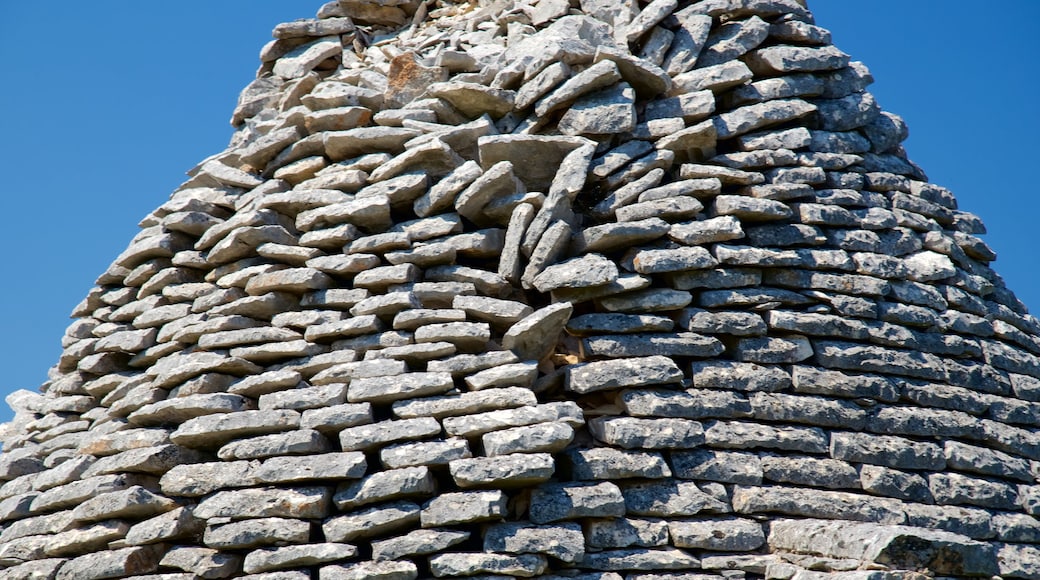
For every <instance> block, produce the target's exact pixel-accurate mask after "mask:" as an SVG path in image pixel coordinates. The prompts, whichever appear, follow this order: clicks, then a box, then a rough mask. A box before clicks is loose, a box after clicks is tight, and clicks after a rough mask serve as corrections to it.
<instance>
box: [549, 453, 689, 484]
mask: <svg viewBox="0 0 1040 580" xmlns="http://www.w3.org/2000/svg"><path fill="white" fill-rule="evenodd" d="M567 459H568V460H569V462H570V464H571V469H572V474H573V477H574V478H575V479H578V480H589V479H610V480H613V479H624V478H630V477H641V478H662V477H670V476H671V474H672V471H671V469H669V467H668V464H667V463H665V461H664V459H663V458H662V457H661V455H660V454H657V453H651V452H643V451H621V450H618V449H611V448H609V447H593V448H591V449H575V450H572V451H570V452H568V453H567Z"/></svg>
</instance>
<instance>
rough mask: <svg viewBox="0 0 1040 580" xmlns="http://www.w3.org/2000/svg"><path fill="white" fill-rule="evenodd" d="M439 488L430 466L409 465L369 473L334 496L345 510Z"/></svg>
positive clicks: (338, 504) (425, 494)
mask: <svg viewBox="0 0 1040 580" xmlns="http://www.w3.org/2000/svg"><path fill="white" fill-rule="evenodd" d="M435 490H436V483H435V482H434V480H433V476H432V475H431V474H430V470H429V468H427V467H424V466H423V467H405V468H402V469H391V470H388V471H381V472H378V473H374V474H372V475H369V476H368V477H366V478H364V479H362V480H361V481H359V482H356V483H351V484H349V485H347V486H346V487H344V488H343V489H342V490H341V491H338V492H337V493H336V495H335V496H334V497H333V500H334V501H335V502H336V507H338V508H339V509H341V510H347V509H353V508H356V507H358V506H362V505H366V504H370V503H376V502H380V501H388V500H394V499H403V498H409V497H425V496H429V495H432V494H433V493H434V491H435Z"/></svg>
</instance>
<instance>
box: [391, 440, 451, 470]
mask: <svg viewBox="0 0 1040 580" xmlns="http://www.w3.org/2000/svg"><path fill="white" fill-rule="evenodd" d="M470 456H471V454H470V451H469V444H468V443H467V442H466V440H465V439H448V440H445V441H423V442H418V443H400V444H397V445H391V446H389V447H384V448H383V449H382V450H380V452H379V460H380V461H381V462H382V464H383V467H385V468H387V469H398V468H401V467H413V466H417V465H447V464H449V463H450V462H453V461H455V460H457V459H461V458H465V457H470Z"/></svg>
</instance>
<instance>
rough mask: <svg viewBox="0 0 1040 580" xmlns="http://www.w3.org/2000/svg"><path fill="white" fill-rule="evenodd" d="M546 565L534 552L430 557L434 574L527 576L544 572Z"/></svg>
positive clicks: (457, 554) (451, 554) (450, 554)
mask: <svg viewBox="0 0 1040 580" xmlns="http://www.w3.org/2000/svg"><path fill="white" fill-rule="evenodd" d="M547 565H548V562H547V561H546V559H545V556H539V555H535V554H522V555H519V556H505V555H502V554H489V553H482V552H477V553H449V554H440V555H437V556H433V557H432V558H430V571H431V572H432V573H433V574H434V576H472V575H475V574H480V573H486V574H503V575H511V576H520V577H529V576H536V575H538V574H540V573H542V572H544V571H545V569H546V567H547Z"/></svg>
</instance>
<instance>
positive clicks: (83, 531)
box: [0, 0, 1040, 580]
mask: <svg viewBox="0 0 1040 580" xmlns="http://www.w3.org/2000/svg"><path fill="white" fill-rule="evenodd" d="M802 4H803V3H801V2H798V1H796V0H699V1H693V0H679V1H677V0H653V1H652V2H647V3H639V2H635V1H633V0H580V1H578V2H570V3H568V2H566V1H563V0H540V1H537V2H535V1H534V0H531V1H528V0H518V1H517V2H513V3H507V4H502V3H470V4H466V3H462V4H457V3H456V4H453V3H450V2H444V1H441V0H432V1H431V2H426V3H416V2H403V1H401V0H386V1H380V2H375V3H372V2H367V3H366V2H359V1H354V0H342V1H337V2H327V3H325V4H324V5H323V6H320V7H319V6H315V8H316V9H317V10H318V12H317V17H316V18H311V19H303V20H299V21H296V22H292V23H287V24H283V25H279V26H278V27H277V28H276V29H275V34H274V36H275V39H274V40H273V41H272V43H270V44H269V45H268V46H267V47H265V48H264V49H263V51H262V55H261V63H262V64H261V67H260V70H259V71H258V78H257V80H256V81H255V82H254V83H252V84H251V85H250V86H249V87H247V88H246V90H245V91H244V92H243V94H242V97H241V99H240V102H239V103H238V106H237V107H236V109H235V111H234V113H233V115H232V122H233V125H234V126H235V129H236V131H235V133H234V136H233V137H232V140H231V143H230V144H229V146H228V148H227V149H226V150H225V151H222V152H217V153H216V154H215V155H213V156H212V157H211V158H209V159H207V160H206V161H205V162H203V163H201V164H199V166H197V167H195V168H193V169H192V170H191V171H190V172H189V176H188V179H187V181H185V182H184V184H183V185H182V186H180V187H179V188H178V189H177V191H175V192H174V194H173V195H172V196H171V198H170V199H169V200H167V201H165V202H163V203H162V204H161V205H160V207H158V208H157V209H156V210H155V211H153V212H152V213H150V214H148V215H147V216H145V217H144V219H143V220H142V221H141V223H140V226H141V231H140V233H139V235H137V236H136V237H135V238H134V239H133V240H132V241H131V242H130V244H129V245H128V248H127V250H126V251H125V252H123V253H122V254H121V255H119V256H117V257H116V258H115V260H114V262H113V263H112V265H111V266H110V267H109V268H108V269H107V270H106V271H104V272H103V273H101V275H100V277H99V278H98V281H97V286H96V287H95V288H94V289H92V290H90V291H89V292H88V294H87V297H86V298H85V300H84V301H83V302H82V303H81V304H80V305H78V306H77V307H76V308H75V311H74V313H73V315H74V317H75V321H74V322H73V323H72V325H70V327H69V329H68V331H67V332H66V334H65V336H64V337H63V338H62V346H63V348H64V350H63V352H62V355H61V356H60V358H59V359H58V361H57V365H56V366H55V367H54V368H53V369H52V371H51V372H50V374H49V375H48V381H47V382H46V383H45V384H44V385H43V387H42V388H41V389H39V390H35V391H30V390H23V391H18V392H16V393H14V394H13V395H11V396H10V397H9V398H8V403H9V404H10V405H11V406H12V408H13V410H14V411H15V418H14V420H13V421H11V422H10V423H8V424H7V425H4V426H3V428H2V429H0V439H2V441H3V452H2V455H0V577H4V578H15V579H18V580H21V579H29V578H31V579H33V580H38V579H41V578H45V579H46V580H54V579H55V578H58V579H61V580H73V579H75V580H79V579H93V578H98V579H101V578H120V577H124V578H125V577H130V578H136V579H138V580H188V579H189V577H190V578H217V577H227V578H252V579H254V580H304V579H308V578H312V577H314V578H320V579H321V580H335V579H342V578H357V579H362V578H364V579H373V578H376V579H388V580H397V579H405V580H412V579H415V578H418V577H420V576H421V577H428V576H431V575H432V576H434V577H476V578H486V579H492V578H494V579H498V578H505V577H533V576H540V577H543V578H547V579H553V580H555V579H558V578H561V577H568V578H579V579H584V580H622V579H624V580H649V579H651V578H674V579H679V578H682V579H685V580H690V579H695V580H709V579H713V580H718V579H720V578H730V579H737V578H761V577H767V578H772V579H774V580H781V579H782V580H788V579H791V578H797V579H810V578H839V579H840V578H885V579H890V578H911V577H918V576H917V575H918V574H921V575H924V576H927V577H991V576H996V575H1000V576H1001V577H1005V578H1037V577H1040V571H1038V570H1037V564H1036V562H1037V561H1038V559H1040V547H1038V546H1040V525H1038V524H1037V521H1036V516H1037V515H1040V484H1038V478H1040V475H1038V474H1040V468H1038V463H1037V462H1038V461H1040V435H1038V432H1037V428H1038V427H1040V421H1038V420H1037V415H1038V413H1037V411H1038V408H1040V339H1038V338H1037V337H1038V336H1040V322H1038V321H1037V320H1036V319H1035V318H1033V317H1031V316H1029V315H1028V314H1027V313H1026V312H1025V309H1024V307H1023V306H1022V305H1021V304H1020V303H1019V302H1018V301H1017V300H1016V299H1015V297H1014V295H1013V294H1012V293H1011V292H1010V291H1009V290H1008V289H1007V288H1005V287H1004V285H1003V282H1002V281H1001V279H1000V277H999V276H998V275H997V274H996V273H995V272H994V271H993V270H992V269H991V268H990V262H991V261H992V260H994V259H995V255H994V253H993V251H992V250H990V249H989V248H988V247H987V246H986V244H985V243H984V242H983V241H981V240H980V239H979V238H978V237H977V235H979V234H980V233H982V232H984V228H983V226H982V224H981V221H980V220H979V219H978V218H977V217H975V216H972V215H971V214H968V213H965V212H963V211H961V210H958V209H957V203H956V200H955V199H954V197H953V195H952V194H951V193H950V192H949V191H947V190H945V189H944V188H942V187H939V186H936V185H932V184H929V183H927V182H926V177H925V175H924V174H923V172H922V171H921V170H920V169H919V168H918V167H917V166H916V165H914V164H913V163H912V162H910V160H909V159H908V158H907V153H906V151H905V149H904V148H903V146H902V145H901V143H902V141H903V140H904V139H905V138H906V136H907V134H908V132H907V128H906V126H905V123H903V122H902V120H901V119H899V118H898V117H897V116H895V115H893V114H891V113H886V112H883V111H881V109H880V106H879V105H878V103H877V102H876V100H875V99H874V97H873V96H872V95H871V94H870V93H869V92H867V87H868V85H869V83H870V82H871V80H872V79H871V76H870V73H869V72H868V71H867V69H866V67H865V66H864V65H862V64H861V63H858V62H853V61H851V60H850V57H849V56H848V55H846V54H844V53H843V52H841V51H840V50H839V49H838V48H836V47H834V46H832V45H831V39H830V35H829V33H827V31H826V30H824V29H823V28H821V27H819V26H818V25H817V24H815V23H814V21H813V18H812V15H811V14H810V13H809V12H808V10H807V9H806V8H805V7H804V6H803V5H802ZM160 137H161V136H160ZM767 536H768V539H767ZM883 568H885V569H883Z"/></svg>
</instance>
